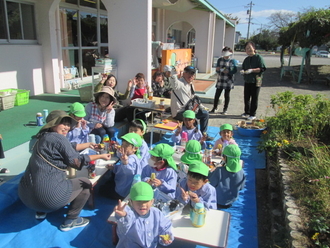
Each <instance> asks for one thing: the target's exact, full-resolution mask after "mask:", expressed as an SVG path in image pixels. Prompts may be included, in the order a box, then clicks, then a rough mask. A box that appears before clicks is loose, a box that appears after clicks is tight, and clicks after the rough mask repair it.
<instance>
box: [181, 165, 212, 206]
mask: <svg viewBox="0 0 330 248" xmlns="http://www.w3.org/2000/svg"><path fill="white" fill-rule="evenodd" d="M208 175H209V167H208V166H207V165H206V164H204V163H203V162H201V161H197V160H196V161H193V162H192V163H191V164H190V165H189V169H188V174H187V178H186V179H184V180H182V181H181V182H180V183H179V187H178V188H177V190H176V195H175V198H176V199H178V200H179V201H180V202H181V203H183V204H188V203H189V204H190V205H191V207H193V208H194V207H195V204H196V203H198V202H200V203H203V205H204V207H205V208H206V209H217V196H216V191H215V188H214V187H213V186H212V185H211V184H209V183H208Z"/></svg>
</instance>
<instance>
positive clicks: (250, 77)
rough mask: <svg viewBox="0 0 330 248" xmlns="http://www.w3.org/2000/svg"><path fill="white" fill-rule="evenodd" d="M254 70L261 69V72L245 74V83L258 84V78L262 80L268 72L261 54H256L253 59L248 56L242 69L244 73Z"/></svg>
mask: <svg viewBox="0 0 330 248" xmlns="http://www.w3.org/2000/svg"><path fill="white" fill-rule="evenodd" d="M254 68H260V69H261V71H260V72H259V73H250V74H244V81H245V83H256V76H259V77H261V78H262V75H263V72H264V71H265V70H266V65H265V62H264V59H263V58H262V57H261V56H260V55H259V54H255V55H253V56H252V57H250V56H248V57H246V58H245V59H244V61H243V64H242V69H243V70H244V71H246V70H248V69H254Z"/></svg>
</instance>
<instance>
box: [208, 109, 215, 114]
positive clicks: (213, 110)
mask: <svg viewBox="0 0 330 248" xmlns="http://www.w3.org/2000/svg"><path fill="white" fill-rule="evenodd" d="M215 111H217V109H216V108H213V109H212V110H211V111H209V113H210V114H214V113H215Z"/></svg>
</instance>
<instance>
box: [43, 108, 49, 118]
mask: <svg viewBox="0 0 330 248" xmlns="http://www.w3.org/2000/svg"><path fill="white" fill-rule="evenodd" d="M43 112H44V118H45V121H46V119H47V116H48V109H44V110H43Z"/></svg>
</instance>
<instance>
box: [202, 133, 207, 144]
mask: <svg viewBox="0 0 330 248" xmlns="http://www.w3.org/2000/svg"><path fill="white" fill-rule="evenodd" d="M206 139H207V133H203V136H202V138H201V143H202V142H205V141H206Z"/></svg>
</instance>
